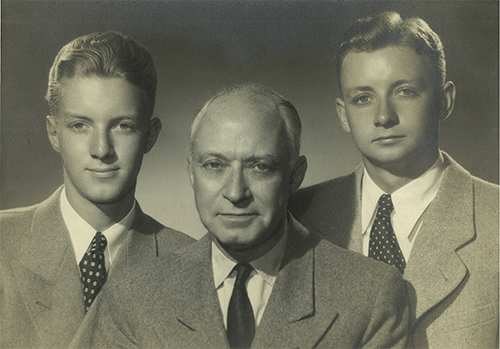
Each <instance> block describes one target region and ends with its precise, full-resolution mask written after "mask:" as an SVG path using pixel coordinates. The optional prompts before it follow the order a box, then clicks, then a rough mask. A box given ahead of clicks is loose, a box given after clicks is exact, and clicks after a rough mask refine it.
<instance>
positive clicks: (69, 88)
mask: <svg viewBox="0 0 500 349" xmlns="http://www.w3.org/2000/svg"><path fill="white" fill-rule="evenodd" d="M140 103H141V92H140V90H139V89H138V88H137V87H136V86H134V85H132V84H131V83H129V82H128V81H126V80H124V79H122V78H101V77H96V76H90V77H78V76H75V77H73V78H69V79H67V78H63V79H62V81H61V89H60V97H59V104H58V112H57V115H56V116H55V117H54V116H49V117H47V130H48V133H49V139H50V141H51V143H52V146H53V148H54V149H55V150H56V151H57V152H59V153H60V154H61V157H62V162H63V167H64V182H65V187H66V192H67V195H68V199H69V200H70V202H72V203H78V202H82V200H86V201H89V202H92V203H96V204H111V203H117V202H120V200H122V199H123V198H124V197H125V196H126V195H132V196H133V195H134V189H135V183H136V178H137V175H138V173H139V169H140V167H141V163H142V157H143V155H144V154H145V153H146V152H147V151H149V149H150V148H151V147H152V146H153V144H154V142H155V140H156V137H157V135H158V132H159V129H160V127H161V124H160V123H159V120H151V121H150V120H149V118H148V117H146V116H143V115H142V113H141V110H142V109H141V104H140Z"/></svg>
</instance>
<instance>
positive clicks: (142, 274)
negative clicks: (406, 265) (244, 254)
mask: <svg viewBox="0 0 500 349" xmlns="http://www.w3.org/2000/svg"><path fill="white" fill-rule="evenodd" d="M290 222H291V229H290V232H289V236H288V240H287V250H286V251H287V252H286V255H285V257H284V260H283V262H282V265H281V268H280V272H279V274H278V276H277V279H276V283H275V285H274V288H273V291H272V293H271V296H270V299H269V303H268V304H267V307H266V309H265V311H264V314H263V317H262V320H261V322H260V325H259V327H258V328H257V331H256V335H255V338H254V341H253V344H252V347H253V348H316V347H318V348H389V347H397V348H401V347H403V346H404V345H405V343H406V339H407V330H408V323H409V312H408V305H407V300H406V295H405V290H404V287H405V286H404V282H403V280H402V278H401V275H400V274H399V273H398V272H397V271H396V269H395V268H393V267H388V266H386V265H383V264H380V263H377V262H375V261H373V260H370V259H368V258H366V257H363V256H360V255H359V254H356V253H353V252H349V251H346V250H344V249H341V248H338V247H337V246H335V245H333V244H331V243H329V242H327V241H325V240H323V239H321V238H320V237H319V236H317V235H316V234H311V233H309V232H308V231H307V230H305V229H304V227H302V226H301V225H300V224H299V223H298V222H296V221H295V220H293V218H292V220H291V221H290ZM211 243H212V242H211V238H210V236H209V235H208V234H207V235H206V236H205V237H203V238H202V239H201V240H199V241H198V242H196V243H194V244H192V245H190V246H188V247H186V248H185V249H183V250H181V251H179V252H177V253H175V254H172V255H170V256H168V257H167V258H161V259H157V260H155V261H149V262H147V261H145V262H144V263H141V264H138V265H135V266H134V267H133V268H129V269H127V270H125V273H124V276H125V277H126V278H127V279H128V280H130V282H128V283H120V282H117V280H118V279H117V278H115V279H114V280H112V282H110V283H109V284H108V288H106V290H103V292H105V294H103V295H102V296H103V297H102V298H101V299H100V303H99V306H98V307H96V308H95V310H96V311H94V312H92V316H94V317H95V319H91V318H89V321H88V322H87V321H86V325H87V333H84V334H83V335H82V336H81V337H80V339H79V341H78V338H76V339H77V342H78V343H77V344H76V345H75V347H78V348H79V347H85V348H87V347H90V348H107V347H141V348H229V345H228V341H227V336H226V331H225V328H224V323H223V318H222V312H221V309H220V305H219V299H218V296H217V293H216V290H215V286H214V279H213V271H212V261H211ZM89 314H90V313H89ZM90 337H92V338H91V341H90V343H89V342H88V341H87V339H88V338H90Z"/></svg>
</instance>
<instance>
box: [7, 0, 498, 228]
mask: <svg viewBox="0 0 500 349" xmlns="http://www.w3.org/2000/svg"><path fill="white" fill-rule="evenodd" d="M383 10H396V11H398V12H400V13H401V14H402V15H403V17H408V16H419V17H422V18H423V19H424V20H426V21H427V22H428V23H429V25H430V26H431V27H432V28H433V29H434V30H435V31H436V32H437V33H438V34H439V35H440V36H441V39H442V41H443V43H444V46H445V52H446V55H447V63H448V79H449V80H452V81H454V82H455V84H456V86H457V91H458V92H457V103H456V105H455V110H454V112H453V114H452V115H451V117H450V118H448V119H447V120H446V121H445V122H444V123H442V125H441V130H440V132H441V136H440V147H441V149H443V150H445V151H447V152H449V153H450V154H451V155H452V156H453V157H454V158H455V159H456V160H457V161H458V162H459V163H460V164H461V165H462V166H464V167H465V168H467V169H468V170H469V171H470V172H471V173H472V174H474V175H477V176H479V177H481V178H483V179H486V180H488V181H491V182H494V183H498V168H499V165H498V156H499V154H498V131H499V125H498V96H499V91H498V1H484V2H481V1H466V2H462V1H411V2H409V1H397V2H391V1H161V2H160V1H134V2H132V1H6V0H3V1H2V11H1V15H2V18H1V19H2V21H1V26H2V27H1V30H2V44H1V45H2V47H1V48H2V56H1V58H2V62H1V64H2V67H1V78H2V79H1V89H2V95H1V135H0V138H1V148H0V152H1V173H0V181H1V182H0V189H1V197H0V207H1V208H2V209H6V208H12V207H18V206H27V205H31V204H35V203H38V202H40V201H42V200H44V199H45V198H46V197H48V196H49V195H50V194H51V193H52V192H53V191H54V190H55V189H57V188H58V187H59V186H60V185H61V184H62V182H63V178H62V168H61V164H60V160H59V156H58V154H57V153H56V152H55V151H53V150H52V148H51V147H50V144H49V141H48V139H47V136H46V131H45V116H46V115H47V113H48V107H47V104H46V102H45V100H44V95H45V90H46V84H47V76H48V72H49V69H50V66H51V64H52V61H53V59H54V57H55V55H56V54H57V52H58V50H59V49H60V48H61V47H62V46H63V45H64V44H66V43H68V42H69V41H70V40H72V39H74V38H75V37H77V36H80V35H83V34H88V33H90V32H94V31H104V30H108V29H113V30H118V31H121V32H123V33H124V34H127V35H130V36H132V37H133V38H135V39H137V40H138V41H139V42H141V43H142V44H143V45H145V46H146V47H147V48H148V49H149V51H150V52H151V54H152V55H153V58H154V60H155V63H156V68H157V72H158V79H159V85H158V91H157V102H156V108H155V116H157V117H159V118H160V119H161V120H162V122H163V130H162V132H161V134H160V137H159V139H158V142H157V143H156V146H155V147H154V148H153V150H152V151H151V152H150V153H149V154H147V155H146V156H145V158H144V163H143V167H142V170H141V174H140V175H139V182H138V186H137V195H136V197H137V199H138V201H139V202H140V204H141V207H142V208H143V209H144V211H145V212H147V213H148V214H150V215H151V216H153V217H154V218H156V219H157V220H159V221H160V222H162V223H163V224H165V225H167V226H170V227H172V228H175V229H178V230H181V231H183V232H185V233H187V234H189V235H192V236H194V237H196V238H199V237H201V236H202V235H203V234H204V232H205V230H204V228H203V226H202V225H201V224H200V223H199V220H198V216H197V213H196V209H195V205H194V199H193V193H192V189H191V186H190V184H189V180H188V176H187V172H186V160H185V158H186V153H187V149H188V142H189V126H190V122H191V120H192V118H193V117H194V115H195V114H196V112H197V110H198V109H199V108H200V107H201V105H202V104H203V103H204V102H205V101H206V100H207V99H208V98H209V97H210V96H211V95H212V94H214V93H215V92H216V91H217V90H218V89H220V88H221V87H223V86H227V85H231V84H234V83H239V82H244V81H255V82H260V83H264V84H267V85H269V86H271V87H273V88H275V89H276V90H277V91H278V92H280V93H281V94H283V95H284V96H286V97H287V98H288V99H289V100H290V101H291V102H292V103H293V104H294V105H295V107H296V108H297V110H298V111H299V114H300V116H301V119H302V123H303V142H302V144H303V146H302V153H303V154H304V155H306V156H307V158H308V161H309V170H308V173H307V175H306V179H305V182H304V183H303V186H307V185H311V184H314V183H317V182H320V181H323V180H327V179H331V178H334V177H337V176H340V175H344V174H347V173H349V172H351V171H352V170H353V169H354V168H355V167H356V166H357V165H358V164H359V163H360V161H361V158H360V156H359V154H358V151H357V149H356V148H355V146H354V144H353V142H352V140H351V137H350V135H349V134H347V133H344V132H343V131H342V129H341V127H340V124H339V122H338V119H337V115H336V112H335V98H336V97H337V96H338V87H337V83H336V79H335V72H334V53H335V49H336V46H337V45H338V43H339V36H340V34H341V32H342V31H343V30H344V29H345V28H346V27H347V26H348V25H349V23H351V22H352V21H353V20H354V19H356V18H358V17H362V16H365V15H369V14H375V13H377V12H380V11H383Z"/></svg>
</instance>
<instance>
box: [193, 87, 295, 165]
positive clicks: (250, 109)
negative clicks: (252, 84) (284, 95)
mask: <svg viewBox="0 0 500 349" xmlns="http://www.w3.org/2000/svg"><path fill="white" fill-rule="evenodd" d="M285 142H286V132H285V128H284V121H283V119H282V118H281V116H280V115H279V111H278V110H277V108H276V106H275V105H274V103H273V102H272V101H271V100H269V99H268V98H267V97H263V96H248V95H245V94H231V95H228V96H222V97H220V98H218V99H217V100H215V101H214V102H213V103H212V105H211V106H210V107H209V109H208V110H207V112H206V114H205V115H204V116H203V118H202V120H201V121H200V125H199V128H198V132H197V133H196V135H195V139H194V143H195V150H198V151H201V152H203V151H209V150H210V149H213V150H215V149H217V150H220V151H226V152H231V153H234V154H236V153H240V154H243V153H247V155H255V154H254V153H259V152H260V153H264V152H266V153H274V154H277V153H281V151H280V150H281V149H282V148H286V145H285V144H286V143H285Z"/></svg>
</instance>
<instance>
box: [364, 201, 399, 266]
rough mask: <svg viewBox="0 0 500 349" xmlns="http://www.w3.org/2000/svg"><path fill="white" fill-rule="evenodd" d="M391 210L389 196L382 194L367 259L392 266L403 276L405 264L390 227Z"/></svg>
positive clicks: (371, 233) (392, 207)
mask: <svg viewBox="0 0 500 349" xmlns="http://www.w3.org/2000/svg"><path fill="white" fill-rule="evenodd" d="M393 209H394V206H393V205H392V199H391V196H390V195H387V194H383V195H382V196H381V197H380V199H379V200H378V210H377V216H376V217H375V222H373V226H372V229H371V232H370V245H369V246H370V248H369V250H368V257H371V258H373V259H376V260H379V261H382V262H385V263H387V264H390V265H394V266H395V267H396V268H398V270H399V271H400V272H401V274H403V272H404V270H405V266H406V262H405V257H404V256H403V253H402V252H401V249H400V248H399V244H398V240H397V239H396V235H395V234H394V229H392V225H391V212H392V210H393Z"/></svg>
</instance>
